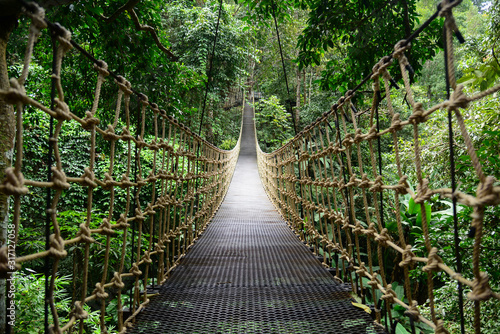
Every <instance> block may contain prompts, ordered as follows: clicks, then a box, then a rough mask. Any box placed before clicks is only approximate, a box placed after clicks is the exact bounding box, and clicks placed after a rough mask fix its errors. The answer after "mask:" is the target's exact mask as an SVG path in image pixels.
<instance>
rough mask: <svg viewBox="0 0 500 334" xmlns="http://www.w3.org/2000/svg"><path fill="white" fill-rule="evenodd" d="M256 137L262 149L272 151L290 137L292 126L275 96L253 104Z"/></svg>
mask: <svg viewBox="0 0 500 334" xmlns="http://www.w3.org/2000/svg"><path fill="white" fill-rule="evenodd" d="M255 110H256V112H255V126H256V128H257V138H258V140H259V143H260V144H261V148H262V149H263V150H264V151H274V150H275V149H277V148H279V147H280V146H282V145H283V144H284V143H285V142H286V141H287V140H288V139H290V138H292V137H293V135H292V126H291V124H290V121H289V120H288V114H287V112H286V110H285V107H284V106H283V105H281V104H280V103H279V100H278V98H277V97H276V96H271V97H270V98H269V99H261V100H260V101H259V102H257V103H256V104H255Z"/></svg>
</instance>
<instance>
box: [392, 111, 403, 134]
mask: <svg viewBox="0 0 500 334" xmlns="http://www.w3.org/2000/svg"><path fill="white" fill-rule="evenodd" d="M399 116H400V115H399V113H396V114H394V115H393V116H392V121H391V127H390V128H389V130H390V131H391V132H393V133H394V132H397V131H400V130H401V129H402V128H403V126H402V125H401V119H400V118H399Z"/></svg>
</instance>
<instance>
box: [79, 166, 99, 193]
mask: <svg viewBox="0 0 500 334" xmlns="http://www.w3.org/2000/svg"><path fill="white" fill-rule="evenodd" d="M81 178H82V179H83V181H82V186H84V187H90V188H95V187H97V183H95V174H94V172H93V171H91V170H90V168H89V167H85V168H84V169H83V175H82V177H81Z"/></svg>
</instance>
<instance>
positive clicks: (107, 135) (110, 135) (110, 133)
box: [102, 124, 120, 141]
mask: <svg viewBox="0 0 500 334" xmlns="http://www.w3.org/2000/svg"><path fill="white" fill-rule="evenodd" d="M102 138H104V139H105V140H109V141H116V140H118V139H120V136H119V135H117V134H116V133H115V128H114V127H113V125H112V124H108V128H107V129H106V130H105V131H104V133H103V134H102Z"/></svg>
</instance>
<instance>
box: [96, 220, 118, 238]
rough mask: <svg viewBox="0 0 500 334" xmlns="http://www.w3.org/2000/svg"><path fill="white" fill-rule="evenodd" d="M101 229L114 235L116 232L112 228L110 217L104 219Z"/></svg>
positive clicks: (107, 233) (104, 232)
mask: <svg viewBox="0 0 500 334" xmlns="http://www.w3.org/2000/svg"><path fill="white" fill-rule="evenodd" d="M99 228H100V229H102V231H101V234H104V235H108V236H112V235H114V234H115V231H113V229H112V228H111V223H110V222H109V220H108V218H104V219H103V220H102V223H101V226H99Z"/></svg>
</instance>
